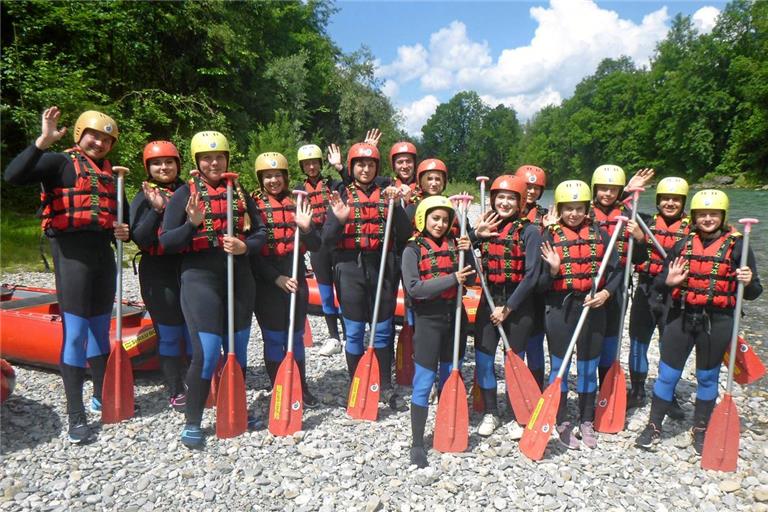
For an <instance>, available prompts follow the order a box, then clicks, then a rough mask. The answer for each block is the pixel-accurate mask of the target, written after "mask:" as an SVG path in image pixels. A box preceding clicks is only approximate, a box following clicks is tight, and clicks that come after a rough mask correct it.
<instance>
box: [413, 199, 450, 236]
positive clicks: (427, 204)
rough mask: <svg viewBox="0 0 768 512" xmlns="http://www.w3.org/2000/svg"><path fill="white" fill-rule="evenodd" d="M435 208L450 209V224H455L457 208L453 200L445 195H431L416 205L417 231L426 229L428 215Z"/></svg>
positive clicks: (415, 220) (415, 221)
mask: <svg viewBox="0 0 768 512" xmlns="http://www.w3.org/2000/svg"><path fill="white" fill-rule="evenodd" d="M435 208H444V209H446V210H448V225H449V226H450V225H451V224H453V216H454V215H455V210H454V209H453V204H452V203H451V200H450V199H448V198H447V197H445V196H429V197H427V198H426V199H424V200H422V201H421V202H420V203H419V206H417V207H416V215H414V217H413V222H414V224H416V230H417V231H424V228H425V227H426V225H427V215H428V214H429V212H430V211H431V210H434V209H435Z"/></svg>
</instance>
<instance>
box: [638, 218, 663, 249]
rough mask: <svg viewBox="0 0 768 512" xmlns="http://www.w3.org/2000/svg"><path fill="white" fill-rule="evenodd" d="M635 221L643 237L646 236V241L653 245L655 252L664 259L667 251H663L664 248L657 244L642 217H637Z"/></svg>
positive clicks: (657, 241)
mask: <svg viewBox="0 0 768 512" xmlns="http://www.w3.org/2000/svg"><path fill="white" fill-rule="evenodd" d="M636 220H637V223H638V224H639V225H640V229H642V230H643V232H644V233H645V236H647V237H648V239H649V240H650V241H651V243H652V244H653V247H654V248H655V249H656V252H658V253H659V255H660V256H661V257H662V258H666V257H667V251H665V250H664V247H662V246H661V244H660V243H659V240H658V239H657V238H656V237H655V236H654V235H653V232H652V231H651V229H650V228H649V227H648V224H646V223H645V221H644V220H643V218H642V217H638V218H637V219H636Z"/></svg>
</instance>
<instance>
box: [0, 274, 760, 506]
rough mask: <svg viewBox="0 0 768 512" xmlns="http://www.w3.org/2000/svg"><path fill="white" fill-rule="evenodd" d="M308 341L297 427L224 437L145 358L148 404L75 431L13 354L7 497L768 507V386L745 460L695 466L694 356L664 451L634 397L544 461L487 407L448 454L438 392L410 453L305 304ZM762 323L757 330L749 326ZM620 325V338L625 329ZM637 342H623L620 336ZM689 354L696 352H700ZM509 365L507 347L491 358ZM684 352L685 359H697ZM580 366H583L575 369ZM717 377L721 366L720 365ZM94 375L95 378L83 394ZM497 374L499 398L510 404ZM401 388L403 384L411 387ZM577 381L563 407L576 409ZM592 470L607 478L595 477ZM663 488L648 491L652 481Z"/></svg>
mask: <svg viewBox="0 0 768 512" xmlns="http://www.w3.org/2000/svg"><path fill="white" fill-rule="evenodd" d="M124 277H125V281H126V296H127V297H128V298H129V299H131V300H137V299H138V298H139V297H138V284H137V281H136V278H135V276H133V275H132V274H131V273H130V272H127V271H126V272H125V273H124ZM3 281H4V282H17V283H24V284H28V285H31V286H40V287H52V286H53V276H52V274H5V275H4V276H3ZM310 325H311V327H312V330H313V334H314V338H315V343H316V345H315V346H314V347H310V348H308V349H307V373H308V376H309V385H310V388H311V389H312V390H313V392H315V394H316V396H318V397H319V398H320V399H321V401H322V402H323V403H324V405H323V406H321V407H319V408H317V409H307V410H305V411H304V418H303V430H301V431H299V432H297V433H296V434H294V435H293V436H289V437H288V438H280V437H275V436H272V435H271V434H269V432H268V431H267V430H263V431H260V432H249V433H246V434H244V435H242V436H239V437H236V438H233V439H217V438H216V436H215V410H211V409H208V410H206V411H205V413H204V419H203V428H204V430H205V431H206V433H207V439H206V447H205V449H204V450H201V451H188V450H187V449H186V448H184V446H183V445H181V444H180V443H179V442H178V434H179V431H180V429H181V427H182V425H183V421H184V418H183V415H182V414H179V413H176V412H174V411H172V410H169V409H168V408H167V402H166V397H165V392H164V389H163V384H162V377H161V375H160V374H159V373H153V374H147V373H141V372H137V373H136V403H137V405H138V406H139V407H140V410H141V414H140V415H138V416H136V417H135V418H133V419H131V420H129V421H125V422H122V423H120V424H116V425H100V423H99V418H98V415H94V414H90V413H89V421H90V423H91V424H92V425H94V426H95V427H97V428H98V429H99V430H100V431H99V432H98V438H97V440H96V441H95V442H94V443H92V444H90V445H87V446H78V447H76V446H71V445H70V444H69V443H68V442H67V440H66V427H67V425H66V411H65V404H64V399H63V392H62V387H61V380H60V377H59V375H58V374H57V373H56V372H51V371H43V370H39V369H35V368H32V367H28V366H21V365H16V371H17V387H16V391H15V393H14V394H13V395H12V396H11V398H10V399H9V400H8V402H7V403H6V404H4V405H3V408H2V410H1V411H0V435H1V436H2V443H1V446H0V450H1V452H0V457H2V460H3V470H2V472H0V512H1V511H5V510H14V511H15V510H40V511H58V510H62V511H69V510H96V509H99V510H101V509H104V510H122V511H133V512H145V511H151V510H213V511H218V510H224V511H226V510H253V509H259V510H294V511H297V512H298V511H304V510H321V511H332V510H337V509H354V510H359V511H366V512H368V511H370V512H375V511H379V510H399V511H403V512H417V511H418V512H421V511H430V512H432V511H435V512H437V511H441V510H442V511H454V510H469V511H473V512H474V511H480V510H501V511H503V510H511V509H518V508H526V509H530V510H610V511H614V512H619V511H629V510H632V511H635V510H638V511H649V512H667V511H673V510H692V509H697V510H700V511H701V512H710V511H712V512H714V511H716V510H724V509H728V510H761V511H765V512H768V474H767V473H766V471H765V469H764V466H765V464H764V461H765V457H766V456H768V443H766V434H765V432H764V430H765V426H766V425H767V424H768V415H766V413H765V412H764V411H765V410H766V402H767V401H768V394H765V393H762V394H760V393H758V392H757V391H755V390H757V389H758V388H756V387H753V386H750V387H746V388H744V389H743V393H741V394H737V393H734V401H735V402H736V403H737V407H738V410H739V415H740V417H741V418H742V420H743V421H744V424H745V425H746V427H745V429H744V430H743V431H742V437H741V451H740V455H741V459H740V460H739V467H738V473H734V474H727V473H718V472H712V471H704V470H701V469H700V459H699V457H697V456H696V455H695V454H694V453H693V450H692V449H691V448H690V436H689V435H688V433H687V429H688V428H690V425H689V423H690V419H691V415H692V412H691V411H692V404H693V400H694V398H695V381H694V380H692V379H691V377H690V376H691V375H692V373H691V370H690V368H688V367H686V370H685V371H684V376H685V377H684V379H683V380H682V381H681V382H680V384H679V385H678V394H679V396H680V398H681V400H683V402H684V403H683V407H684V408H685V409H686V410H687V412H688V416H689V417H688V419H687V420H686V421H685V422H665V425H664V426H665V431H664V441H665V442H664V443H662V444H661V445H660V446H659V447H658V449H657V450H656V451H655V452H645V451H641V450H637V449H636V448H634V439H635V437H636V436H637V434H638V433H639V431H640V430H642V428H643V427H644V426H645V423H646V422H647V418H648V411H649V405H648V404H646V406H644V407H643V408H641V409H638V410H635V411H634V412H631V413H630V415H629V416H628V418H627V421H628V429H627V430H626V431H623V432H620V433H618V434H613V435H603V434H601V435H600V445H599V447H598V449H596V450H584V449H582V450H580V451H578V452H575V451H573V452H572V451H567V450H563V449H561V448H560V446H559V445H558V444H557V442H556V441H555V440H553V441H552V442H551V444H550V445H549V447H548V449H547V452H546V454H545V456H544V459H543V460H542V461H540V462H538V463H534V462H531V461H529V460H528V459H526V458H525V457H524V456H522V455H521V454H520V452H519V449H518V446H517V443H516V442H512V441H510V440H509V439H508V438H507V429H506V425H505V426H502V428H500V429H498V430H497V432H496V433H494V434H493V435H492V436H490V437H488V438H482V439H481V438H479V437H477V435H476V434H475V431H476V428H477V425H478V424H479V422H480V419H481V418H480V416H479V415H476V414H474V413H471V414H470V440H469V449H468V450H467V451H466V452H465V453H460V454H441V453H438V452H436V451H435V450H433V449H431V442H432V441H431V439H432V436H433V432H434V416H435V407H436V406H435V405H432V406H430V412H429V419H428V422H427V431H426V434H427V435H426V441H427V447H428V458H429V463H430V466H429V467H428V468H426V469H421V470H417V469H415V468H414V467H412V466H410V463H409V460H408V455H409V448H410V442H411V439H410V415H409V413H408V412H407V411H406V412H402V413H396V412H392V411H390V410H389V409H387V408H384V407H383V406H382V407H381V408H380V409H379V419H378V421H377V422H375V423H371V422H358V421H353V420H350V419H349V418H347V416H346V414H345V410H344V409H345V405H346V394H347V390H348V381H347V376H346V363H345V360H344V356H343V354H338V355H336V356H333V357H321V356H319V354H318V353H317V349H318V347H319V346H320V345H321V343H322V341H323V339H324V337H325V334H326V332H327V331H326V327H325V322H324V320H323V319H322V318H320V317H316V316H310ZM752 337H753V338H758V337H759V336H758V333H753V334H752ZM625 339H626V337H625ZM262 346H263V342H262V339H261V333H260V331H259V329H258V327H257V326H256V323H255V322H254V326H253V328H252V333H251V344H250V345H249V354H248V356H249V368H248V373H247V397H248V405H249V410H250V411H251V412H252V413H254V414H256V415H257V417H259V418H262V419H263V418H265V417H266V413H267V409H268V407H269V401H270V395H269V392H268V389H267V388H268V379H267V376H266V373H265V372H264V369H263V363H262V357H263V355H262ZM472 346H473V345H472V342H471V340H470V342H469V343H468V350H467V359H466V360H467V364H466V366H465V372H464V378H465V380H467V381H470V380H471V379H472V370H473V367H474V365H473V361H474V353H473V348H472ZM622 350H623V352H624V353H628V348H627V347H623V348H622ZM649 357H651V375H650V377H649V384H648V385H647V386H648V391H650V386H651V383H652V382H653V380H654V379H655V377H656V373H655V371H656V370H655V367H656V366H655V365H656V361H657V360H658V343H657V341H656V340H653V341H652V342H651V346H650V350H649ZM691 359H694V358H693V357H692V358H691ZM496 363H497V366H496V371H497V375H500V376H501V375H503V371H504V370H503V359H502V357H501V352H499V354H498V356H497V360H496ZM689 366H690V364H689ZM572 380H573V379H572ZM722 380H723V381H724V380H725V379H722ZM92 389H93V387H92V383H91V382H90V380H87V381H86V383H85V391H84V398H85V399H86V400H88V399H89V397H90V393H91V391H92ZM505 391H506V390H505V389H504V382H503V379H499V404H500V405H501V411H502V416H503V419H504V421H505V423H506V422H508V421H509V419H510V418H509V415H508V413H507V412H506V408H505V407H504V405H503V401H502V400H503V393H504V392H505ZM403 394H404V396H405V397H406V401H409V399H410V397H409V395H408V390H407V389H404V393H403ZM576 400H577V397H576V395H575V393H574V392H571V393H570V396H569V400H568V414H569V416H570V417H571V418H573V417H575V416H576ZM595 481H599V483H600V485H599V486H596V485H595ZM648 489H653V493H649V492H647V490H648Z"/></svg>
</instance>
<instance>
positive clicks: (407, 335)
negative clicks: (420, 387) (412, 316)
mask: <svg viewBox="0 0 768 512" xmlns="http://www.w3.org/2000/svg"><path fill="white" fill-rule="evenodd" d="M413 372H414V366H413V327H411V326H410V325H408V324H406V325H404V326H403V328H402V329H401V330H400V335H399V336H398V337H397V352H396V353H395V382H397V383H398V384H399V385H401V386H410V385H412V384H413Z"/></svg>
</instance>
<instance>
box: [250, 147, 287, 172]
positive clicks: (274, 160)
mask: <svg viewBox="0 0 768 512" xmlns="http://www.w3.org/2000/svg"><path fill="white" fill-rule="evenodd" d="M254 168H255V170H256V175H257V176H258V174H259V173H260V172H262V171H270V170H272V169H280V170H283V171H287V170H288V159H286V158H285V157H284V156H283V155H282V154H280V153H277V152H275V151H270V152H268V153H262V154H260V155H259V156H257V157H256V164H255V165H254Z"/></svg>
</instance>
